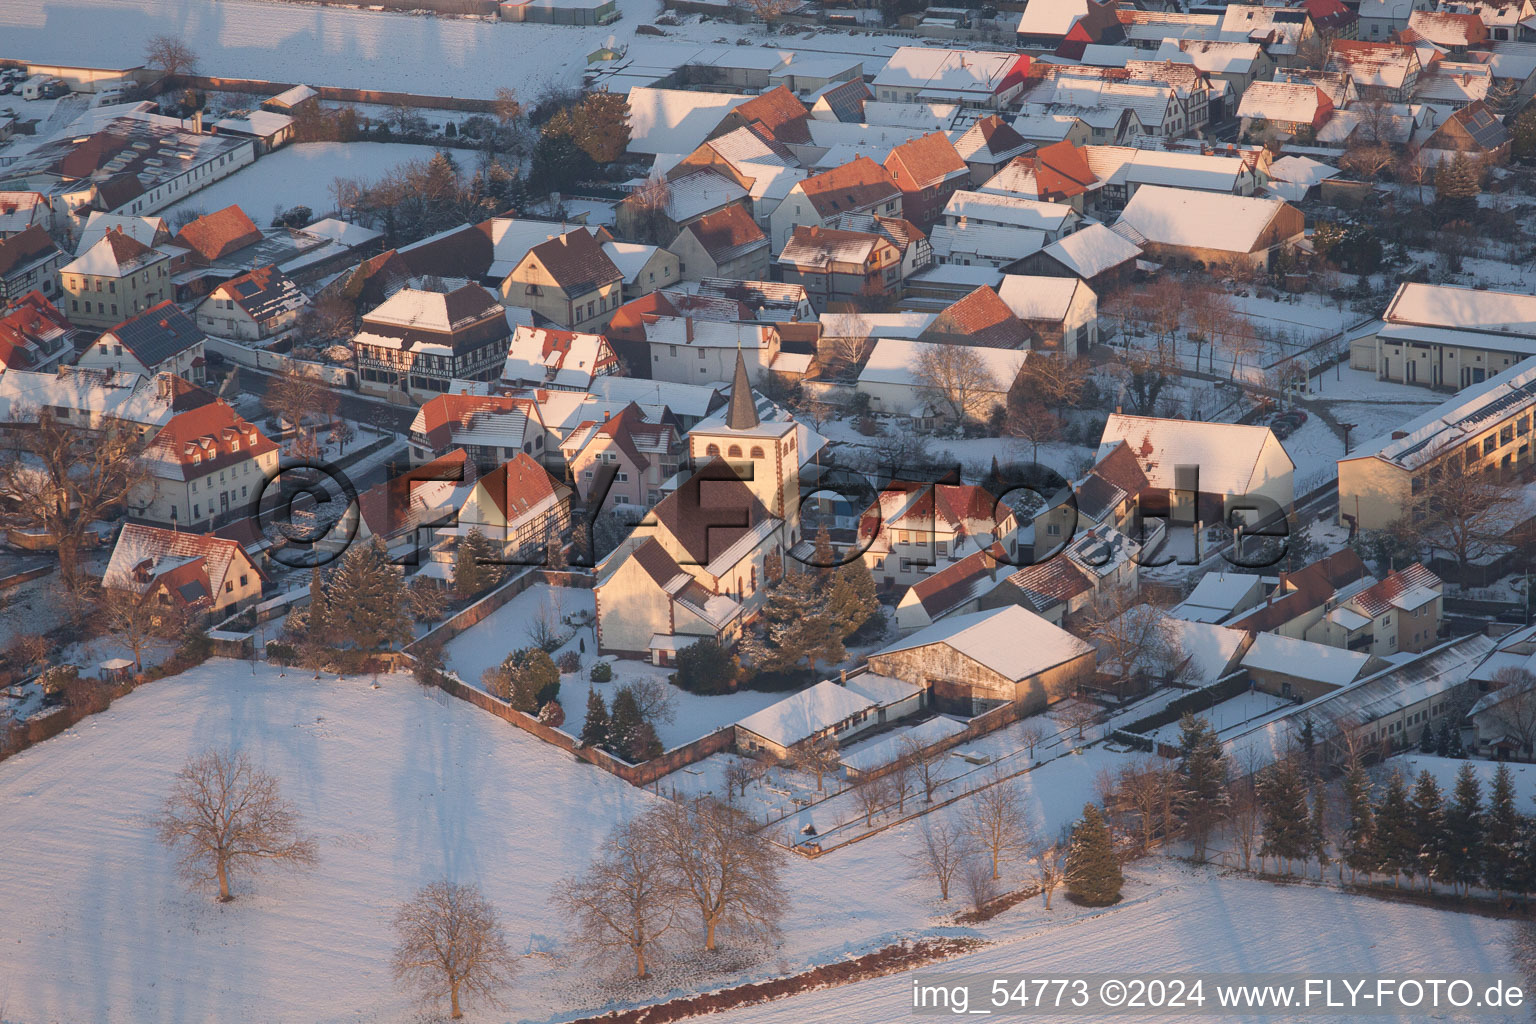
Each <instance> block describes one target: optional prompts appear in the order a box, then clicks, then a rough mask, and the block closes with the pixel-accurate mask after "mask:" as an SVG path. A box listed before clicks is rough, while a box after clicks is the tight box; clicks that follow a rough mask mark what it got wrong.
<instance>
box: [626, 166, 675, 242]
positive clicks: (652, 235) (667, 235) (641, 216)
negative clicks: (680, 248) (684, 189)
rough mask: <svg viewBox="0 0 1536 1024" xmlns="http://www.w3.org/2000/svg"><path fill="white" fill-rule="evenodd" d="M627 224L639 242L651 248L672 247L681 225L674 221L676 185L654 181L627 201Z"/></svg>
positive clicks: (660, 179)
mask: <svg viewBox="0 0 1536 1024" xmlns="http://www.w3.org/2000/svg"><path fill="white" fill-rule="evenodd" d="M622 205H623V207H624V208H625V209H626V215H625V217H624V220H626V221H628V223H629V233H630V234H631V235H633V236H634V239H635V241H637V242H643V243H645V244H647V245H671V244H672V243H673V242H675V241H677V239H676V237H675V235H676V229H677V224H676V222H675V221H673V220H672V216H671V210H672V185H671V184H670V183H669V182H668V181H667V180H666V179H665V178H652V179H650V180H649V181H647V182H646V183H645V184H644V185H642V186H641V187H640V188H638V189H636V190H635V191H633V192H631V193H630V194H629V195H627V196H625V197H624V202H623V204H622Z"/></svg>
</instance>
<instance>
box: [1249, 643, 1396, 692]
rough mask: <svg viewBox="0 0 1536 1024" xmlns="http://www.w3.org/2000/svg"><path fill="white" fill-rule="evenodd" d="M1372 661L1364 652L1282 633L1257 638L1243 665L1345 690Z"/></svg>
mask: <svg viewBox="0 0 1536 1024" xmlns="http://www.w3.org/2000/svg"><path fill="white" fill-rule="evenodd" d="M1229 632H1235V631H1229ZM1370 660H1371V656H1370V655H1369V654H1366V653H1365V652H1364V651H1350V650H1346V649H1344V648H1342V647H1328V646H1326V645H1324V644H1314V643H1310V642H1309V641H1306V640H1296V639H1293V638H1292V637H1288V636H1281V635H1280V634H1278V633H1260V634H1258V635H1257V636H1255V637H1254V638H1253V646H1252V647H1250V648H1248V653H1247V654H1245V655H1243V661H1242V665H1243V667H1244V668H1249V669H1258V670H1259V671H1261V672H1276V673H1279V674H1281V675H1287V676H1294V677H1295V678H1297V679H1310V680H1314V681H1316V682H1319V683H1327V684H1329V685H1331V686H1345V685H1348V684H1349V683H1352V682H1354V681H1355V679H1357V678H1358V677H1359V675H1360V673H1361V672H1363V671H1365V667H1366V665H1368V664H1369V663H1370Z"/></svg>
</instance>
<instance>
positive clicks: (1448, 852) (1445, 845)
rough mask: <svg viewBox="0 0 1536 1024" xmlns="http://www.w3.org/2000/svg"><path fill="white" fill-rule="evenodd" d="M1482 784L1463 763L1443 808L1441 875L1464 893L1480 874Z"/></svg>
mask: <svg viewBox="0 0 1536 1024" xmlns="http://www.w3.org/2000/svg"><path fill="white" fill-rule="evenodd" d="M1483 828H1484V821H1483V787H1482V784H1481V783H1480V782H1479V781H1478V778H1477V772H1476V771H1475V770H1474V769H1473V768H1472V766H1471V765H1470V764H1466V763H1463V764H1462V766H1461V768H1460V769H1458V770H1457V772H1456V786H1455V788H1454V789H1453V790H1452V791H1451V801H1450V803H1449V804H1448V805H1447V806H1446V808H1445V827H1444V829H1443V834H1442V837H1441V848H1440V859H1441V869H1442V870H1441V874H1442V875H1443V877H1445V878H1446V879H1447V880H1449V881H1450V883H1451V885H1452V887H1459V888H1460V889H1461V890H1462V891H1463V892H1466V891H1468V890H1470V889H1471V888H1472V886H1474V885H1476V884H1477V882H1478V880H1479V879H1481V878H1482V877H1483V856H1484V853H1483V837H1484V831H1483Z"/></svg>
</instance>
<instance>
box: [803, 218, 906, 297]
mask: <svg viewBox="0 0 1536 1024" xmlns="http://www.w3.org/2000/svg"><path fill="white" fill-rule="evenodd" d="M778 265H779V268H780V272H781V274H782V276H783V278H784V280H785V281H786V282H789V283H790V284H798V285H801V286H803V287H804V288H805V291H806V294H807V295H808V296H809V297H810V300H811V305H812V306H814V307H815V308H816V311H817V312H819V313H825V312H826V311H827V310H828V309H830V308H832V307H833V306H834V305H848V306H852V307H854V308H858V306H859V304H860V303H864V302H868V301H872V300H878V299H881V298H883V297H885V296H894V295H897V294H899V293H900V291H901V270H902V266H901V253H900V252H898V251H897V249H896V246H894V245H893V244H891V243H890V242H889V241H888V240H886V239H885V238H883V237H881V236H880V235H877V234H867V233H864V232H859V231H839V230H835V229H831V228H823V227H820V226H815V225H813V226H811V227H802V226H796V227H795V229H794V232H793V233H792V234H791V236H790V237H789V239H788V241H787V242H786V243H785V245H784V248H783V251H782V252H781V253H780V254H779V259H778Z"/></svg>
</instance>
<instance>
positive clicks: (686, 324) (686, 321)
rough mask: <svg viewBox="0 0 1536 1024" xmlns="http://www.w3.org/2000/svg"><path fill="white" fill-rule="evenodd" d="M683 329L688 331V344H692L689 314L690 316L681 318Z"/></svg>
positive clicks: (691, 321) (691, 318) (691, 324)
mask: <svg viewBox="0 0 1536 1024" xmlns="http://www.w3.org/2000/svg"><path fill="white" fill-rule="evenodd" d="M683 329H684V330H685V331H687V332H688V344H690V345H692V344H693V317H691V316H690V317H687V318H686V319H684V320H683Z"/></svg>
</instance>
